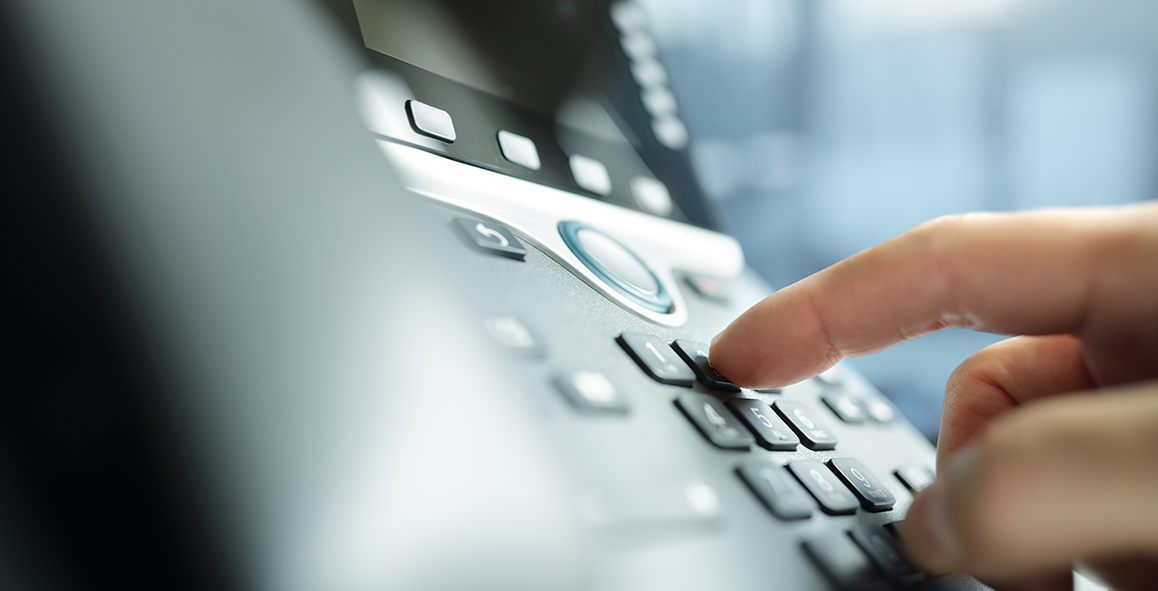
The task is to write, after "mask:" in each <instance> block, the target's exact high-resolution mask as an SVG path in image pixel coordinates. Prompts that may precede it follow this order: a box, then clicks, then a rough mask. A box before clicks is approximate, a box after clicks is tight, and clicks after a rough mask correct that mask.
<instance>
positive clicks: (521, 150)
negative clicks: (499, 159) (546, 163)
mask: <svg viewBox="0 0 1158 591" xmlns="http://www.w3.org/2000/svg"><path fill="white" fill-rule="evenodd" d="M499 149H500V150H502V151H503V158H506V159H507V160H510V161H511V162H513V163H515V164H518V165H519V166H522V167H525V168H529V169H531V170H539V166H541V163H540V162H539V149H538V148H536V147H535V142H534V141H532V140H531V138H528V137H523V136H521V135H519V134H517V133H511V132H509V131H506V130H503V131H500V132H499Z"/></svg>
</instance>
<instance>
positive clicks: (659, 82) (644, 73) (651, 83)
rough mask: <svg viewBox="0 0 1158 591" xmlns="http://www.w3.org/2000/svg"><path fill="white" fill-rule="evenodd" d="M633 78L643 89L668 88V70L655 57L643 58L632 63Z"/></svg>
mask: <svg viewBox="0 0 1158 591" xmlns="http://www.w3.org/2000/svg"><path fill="white" fill-rule="evenodd" d="M631 76H632V78H635V83H636V84H639V85H640V87H642V88H654V87H656V86H667V70H666V69H664V67H663V64H661V63H659V60H657V59H655V57H643V58H640V59H639V60H636V61H633V62H632V63H631Z"/></svg>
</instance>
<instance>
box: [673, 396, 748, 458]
mask: <svg viewBox="0 0 1158 591" xmlns="http://www.w3.org/2000/svg"><path fill="white" fill-rule="evenodd" d="M676 405H677V406H679V408H680V410H682V411H683V413H684V414H685V415H687V417H688V418H689V419H691V421H692V424H694V425H695V426H696V428H697V429H699V430H700V433H703V434H704V437H707V438H708V441H711V442H712V443H714V444H715V445H716V446H717V447H722V448H724V449H748V448H750V447H751V446H752V436H751V435H749V434H748V432H747V431H745V430H744V427H743V425H741V424H740V421H738V420H736V417H735V416H733V415H732V413H731V412H730V411H729V410H728V409H727V408H725V407H724V403H722V402H720V401H719V400H717V399H716V398H714V397H712V396H708V395H707V394H684V395H683V396H680V397H679V400H677V401H676Z"/></svg>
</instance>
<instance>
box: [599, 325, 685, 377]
mask: <svg viewBox="0 0 1158 591" xmlns="http://www.w3.org/2000/svg"><path fill="white" fill-rule="evenodd" d="M616 340H618V341H619V345H620V346H622V347H623V349H624V350H625V351H627V353H628V354H629V355H631V358H632V359H634V360H635V362H636V363H638V364H639V367H641V368H642V369H643V371H644V372H646V373H647V375H649V376H651V377H652V379H654V380H655V381H657V382H661V383H664V384H671V385H673V386H691V385H692V384H693V383H694V381H695V379H696V375H695V374H694V373H692V370H691V368H689V367H688V366H687V365H685V364H684V363H681V362H680V360H679V358H678V357H677V356H676V353H675V351H672V348H671V347H669V346H668V344H667V343H665V342H663V340H661V339H658V338H655V337H649V336H647V335H641V334H632V333H627V332H625V333H623V334H621V335H619V338H618V339H616Z"/></svg>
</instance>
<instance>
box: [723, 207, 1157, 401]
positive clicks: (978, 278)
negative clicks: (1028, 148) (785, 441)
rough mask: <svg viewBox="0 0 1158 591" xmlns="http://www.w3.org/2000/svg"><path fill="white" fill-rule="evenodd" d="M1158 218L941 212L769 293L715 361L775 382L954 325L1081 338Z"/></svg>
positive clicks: (732, 330) (727, 334) (730, 331)
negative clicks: (1129, 247) (1131, 250)
mask: <svg viewBox="0 0 1158 591" xmlns="http://www.w3.org/2000/svg"><path fill="white" fill-rule="evenodd" d="M1156 226H1158V207H1156V206H1155V204H1147V205H1143V206H1135V207H1131V208H1121V209H1115V210H1111V209H1100V210H1081V211H1078V210H1066V211H1062V210H1058V211H1043V212H1032V213H1019V214H970V215H965V216H957V217H947V218H940V219H937V220H934V221H932V222H929V223H926V224H923V225H921V226H919V227H917V228H916V229H914V230H911V231H909V232H906V233H905V234H902V235H900V236H898V237H896V238H893V239H891V240H888V241H886V242H884V243H881V244H880V245H878V246H875V247H873V248H870V249H868V250H865V251H862V252H860V253H858V254H857V255H855V256H853V257H851V258H849V259H846V260H844V261H841V262H840V263H837V264H836V265H833V266H832V267H829V268H828V269H825V270H823V271H821V272H819V273H817V274H815V275H812V276H810V277H808V278H806V279H804V280H802V281H800V282H798V283H795V284H793V285H791V286H789V287H787V288H785V289H782V290H780V291H778V292H776V293H774V294H772V295H771V296H769V297H767V298H765V299H764V300H763V301H761V302H760V303H758V304H756V305H755V306H753V307H752V308H751V309H749V310H748V311H747V312H745V313H744V314H742V315H741V316H740V317H739V318H737V319H736V320H735V321H734V322H732V324H731V325H730V326H728V328H727V329H725V330H724V331H723V332H722V333H720V334H719V335H718V336H717V337H716V339H715V340H714V341H713V343H712V348H711V351H710V355H711V363H712V365H713V366H714V367H715V368H716V369H717V370H719V371H720V373H722V374H724V375H726V376H728V378H729V379H731V380H733V381H735V382H736V383H737V384H740V385H742V386H748V387H775V386H782V385H785V384H791V383H794V382H797V381H799V380H801V379H804V378H806V377H809V376H813V375H816V374H817V373H819V372H821V371H823V370H825V369H827V368H828V367H831V366H832V365H833V364H835V363H836V362H837V361H839V360H840V359H841V358H843V357H846V356H860V355H866V354H869V353H873V352H875V351H879V350H880V349H883V348H886V347H888V346H890V345H893V344H896V343H899V342H901V341H904V340H907V339H910V338H913V337H916V336H920V335H923V334H926V333H929V332H932V331H935V330H939V329H941V328H946V327H951V326H962V327H969V328H974V329H977V330H984V331H988V332H997V333H1006V334H1027V335H1041V334H1061V333H1069V334H1079V333H1080V332H1081V331H1083V330H1085V329H1087V328H1089V327H1088V326H1087V324H1088V323H1089V322H1090V321H1091V318H1090V312H1091V310H1092V309H1093V307H1094V306H1095V302H1102V301H1107V300H1109V301H1116V302H1118V303H1119V304H1123V301H1122V300H1124V299H1126V298H1128V297H1129V294H1124V293H1106V292H1107V290H1109V289H1111V286H1120V285H1121V283H1122V282H1121V281H1120V280H1112V279H1114V277H1112V276H1114V275H1118V276H1120V275H1122V274H1130V273H1134V274H1137V273H1139V272H1140V270H1145V269H1147V268H1148V266H1149V265H1147V264H1146V263H1145V260H1144V259H1143V260H1142V261H1136V260H1130V257H1122V256H1119V255H1120V254H1121V250H1122V246H1123V241H1129V240H1132V239H1134V238H1136V237H1137V236H1138V235H1139V234H1141V235H1145V234H1147V232H1149V233H1154V229H1155V227H1156ZM1118 279H1120V277H1119V278H1118ZM1147 297H1152V292H1151V294H1150V295H1148V296H1147Z"/></svg>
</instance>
